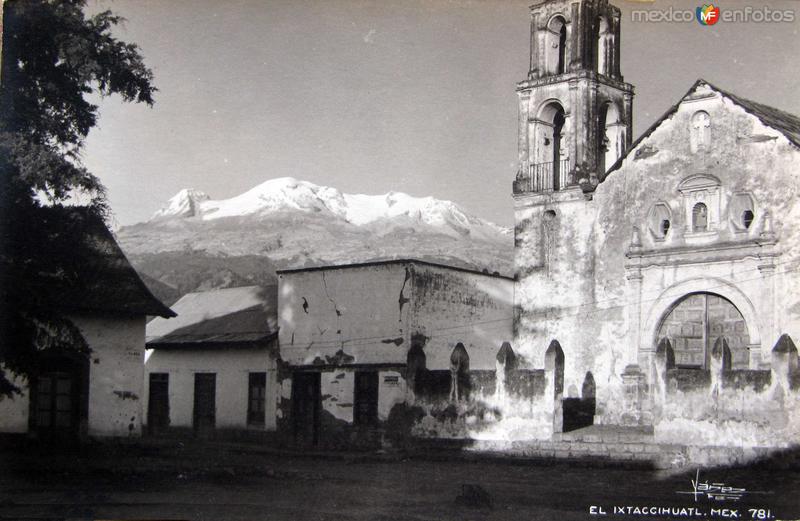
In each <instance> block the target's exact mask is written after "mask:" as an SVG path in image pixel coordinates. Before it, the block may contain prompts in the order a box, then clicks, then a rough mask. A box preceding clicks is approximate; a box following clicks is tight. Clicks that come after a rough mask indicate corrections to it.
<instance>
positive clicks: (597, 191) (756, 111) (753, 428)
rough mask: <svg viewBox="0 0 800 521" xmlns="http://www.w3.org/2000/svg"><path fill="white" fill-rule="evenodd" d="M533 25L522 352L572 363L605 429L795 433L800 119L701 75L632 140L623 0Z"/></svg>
mask: <svg viewBox="0 0 800 521" xmlns="http://www.w3.org/2000/svg"><path fill="white" fill-rule="evenodd" d="M531 20H532V21H531V62H530V63H531V66H530V70H529V72H528V77H527V78H525V79H524V80H523V81H521V82H520V83H519V84H518V86H517V94H518V96H519V171H518V174H517V177H516V179H515V181H514V182H513V195H514V210H515V220H516V227H515V266H516V268H515V269H516V274H515V275H516V284H515V290H514V294H515V306H516V307H517V309H518V310H519V313H518V315H516V322H515V332H516V335H515V338H514V341H513V343H512V345H513V347H514V349H515V350H516V351H517V352H518V353H519V354H521V355H522V356H523V357H525V358H526V359H527V360H528V362H529V363H530V366H531V367H548V366H551V367H556V368H557V372H558V374H560V375H561V376H560V377H559V378H560V379H561V380H562V383H561V384H560V385H557V386H556V387H557V389H556V393H555V395H554V397H553V398H554V400H555V401H556V402H557V405H556V407H555V408H554V409H553V410H556V409H558V408H559V407H560V406H561V405H562V403H563V402H564V401H565V400H574V399H580V398H582V397H583V393H584V392H586V390H587V389H588V390H589V392H590V393H591V397H592V398H593V399H595V405H596V410H595V411H593V412H594V414H593V416H594V418H593V421H594V422H595V423H604V424H613V425H621V426H639V427H649V428H651V429H653V432H654V439H655V440H657V441H661V442H674V443H682V444H683V443H689V444H691V443H705V444H713V445H722V446H726V445H741V444H743V443H744V444H749V445H754V446H773V447H774V446H783V445H785V444H787V443H790V442H792V441H796V439H795V438H794V436H793V433H796V432H797V428H798V425H800V419H798V413H797V412H796V411H797V407H795V406H794V404H796V403H797V400H798V392H797V389H798V385H797V383H798V382H797V380H798V378H797V371H796V367H797V350H796V348H795V346H794V343H793V341H792V338H798V336H799V335H800V296H798V295H800V273H798V270H797V266H798V265H799V264H800V207H798V205H797V204H796V202H797V198H798V192H799V191H800V182H798V177H797V173H798V171H800V118H798V117H797V116H794V115H791V114H788V113H786V112H783V111H781V110H778V109H775V108H772V107H769V106H766V105H763V104H761V103H757V102H754V101H751V100H747V99H744V98H742V97H739V96H737V95H735V94H732V93H730V92H728V91H726V90H723V89H721V88H718V87H716V86H714V85H712V84H711V83H709V82H706V81H704V80H698V81H697V82H696V83H695V84H694V85H692V86H691V88H690V89H689V90H688V92H687V93H686V94H685V95H684V96H683V97H682V98H681V99H680V100H678V102H677V103H675V104H674V105H673V106H672V107H671V108H670V109H669V110H668V111H667V113H666V114H664V115H663V116H662V117H661V118H659V119H658V120H657V121H656V122H655V123H654V124H653V125H652V126H651V127H650V128H649V129H648V130H647V131H646V132H645V133H644V134H643V135H642V136H640V137H639V138H638V139H636V140H635V141H633V140H632V136H631V128H632V98H633V87H632V86H631V85H630V84H628V83H625V82H624V80H623V77H622V75H621V73H620V68H619V63H620V59H619V53H620V40H619V39H620V23H621V20H620V11H619V9H617V8H616V7H614V6H613V5H610V4H608V3H607V2H605V1H588V0H584V1H580V2H574V1H565V0H551V1H546V2H540V3H538V4H535V5H533V6H532V7H531ZM561 430H564V425H563V422H562V419H561V418H558V417H557V415H556V416H555V417H554V418H553V429H552V431H554V432H559V431H561Z"/></svg>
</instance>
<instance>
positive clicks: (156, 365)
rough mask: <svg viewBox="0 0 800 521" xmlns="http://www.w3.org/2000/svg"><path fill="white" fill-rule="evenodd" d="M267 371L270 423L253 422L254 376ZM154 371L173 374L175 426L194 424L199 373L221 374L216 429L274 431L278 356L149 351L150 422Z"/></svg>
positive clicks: (255, 351) (259, 351)
mask: <svg viewBox="0 0 800 521" xmlns="http://www.w3.org/2000/svg"><path fill="white" fill-rule="evenodd" d="M251 372H266V374H267V380H266V384H267V389H266V400H265V413H264V414H265V423H264V425H263V426H257V427H254V426H248V424H247V407H248V391H249V388H248V386H249V374H250V373H251ZM151 373H168V374H169V383H168V386H169V387H168V388H169V417H170V427H177V428H188V429H191V428H192V426H193V425H192V424H193V410H194V409H193V407H194V375H195V374H196V373H215V374H216V396H215V400H216V401H215V410H216V428H217V429H256V430H268V431H269V430H275V428H276V419H275V416H276V409H277V396H278V387H279V382H278V374H277V367H276V362H275V358H274V355H272V354H270V352H269V351H268V350H267V349H265V348H261V349H256V348H227V349H226V348H220V349H213V350H211V349H175V350H165V349H149V350H148V351H147V360H146V362H145V384H144V392H143V397H144V398H143V404H144V419H145V424H146V422H147V405H148V400H149V383H148V382H149V379H150V374H151Z"/></svg>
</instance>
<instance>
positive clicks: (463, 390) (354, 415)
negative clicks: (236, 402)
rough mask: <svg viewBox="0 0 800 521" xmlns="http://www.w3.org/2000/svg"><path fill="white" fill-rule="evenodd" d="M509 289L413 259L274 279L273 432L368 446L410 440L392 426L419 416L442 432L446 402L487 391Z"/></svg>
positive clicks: (483, 276) (498, 280) (475, 274)
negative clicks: (276, 394)
mask: <svg viewBox="0 0 800 521" xmlns="http://www.w3.org/2000/svg"><path fill="white" fill-rule="evenodd" d="M512 290H513V281H512V280H511V279H510V278H508V277H505V276H501V275H497V274H494V275H490V274H488V273H484V272H480V271H474V270H470V269H463V268H457V267H453V266H446V265H442V264H436V263H432V262H426V261H420V260H413V259H401V260H388V261H375V262H367V263H361V264H349V265H336V266H325V267H317V268H300V269H289V270H281V271H278V310H279V311H278V325H279V329H278V330H279V333H278V336H279V342H280V355H281V360H282V362H283V364H284V371H283V379H282V381H281V383H280V393H281V395H280V401H279V402H280V404H281V406H280V407H279V408H278V411H277V414H278V423H279V428H280V429H281V430H282V432H284V433H285V435H286V437H287V438H289V440H290V441H292V442H294V443H296V444H300V445H303V444H309V445H321V446H339V445H348V444H354V443H355V444H359V443H365V444H367V445H370V444H372V445H375V444H379V443H380V442H381V441H382V437H383V436H385V435H389V436H395V435H397V436H400V435H407V434H411V432H405V431H403V427H402V426H399V425H397V424H396V422H397V421H400V423H402V418H403V417H404V414H405V413H406V412H407V410H408V408H409V407H416V409H415V411H414V414H418V415H419V416H420V417H419V418H417V419H418V420H422V419H423V418H427V420H426V421H427V423H426V425H427V426H428V427H430V428H431V429H433V430H439V431H441V429H444V428H445V425H444V423H445V422H442V421H439V420H440V419H441V418H439V419H437V418H434V416H437V415H442V414H444V415H446V414H450V413H449V412H448V413H445V412H444V410H445V409H449V408H450V405H451V403H456V402H459V401H460V402H462V403H465V402H464V400H465V398H466V396H468V395H469V394H470V393H471V392H472V393H473V394H474V395H476V396H477V395H479V394H480V393H481V391H482V389H481V388H482V387H484V386H485V387H491V388H492V389H491V391H489V392H493V389H494V374H495V370H496V365H497V355H498V352H500V351H502V349H501V347H502V346H503V344H504V342H506V343H507V342H508V341H509V339H511V338H512V335H513V333H512ZM405 427H410V425H406V426H405ZM462 427H463V425H462ZM401 431H402V432H401Z"/></svg>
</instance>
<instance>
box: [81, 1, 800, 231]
mask: <svg viewBox="0 0 800 521" xmlns="http://www.w3.org/2000/svg"><path fill="white" fill-rule="evenodd" d="M531 3H533V2H532V0H527V1H518V0H480V1H479V0H371V1H367V0H315V1H308V0H275V1H272V0H89V5H90V9H91V10H92V11H99V10H103V9H111V10H112V11H114V12H115V13H117V14H120V15H122V16H124V17H125V18H126V19H127V21H126V22H125V24H124V25H123V26H119V27H117V28H116V29H115V34H116V36H117V37H118V38H120V39H122V40H125V41H129V42H134V43H136V44H138V45H139V47H140V49H141V53H142V54H143V56H144V58H145V61H146V63H147V65H148V66H149V67H150V68H151V69H152V70H153V73H154V75H155V81H154V83H155V85H156V87H157V88H158V89H159V91H158V92H157V93H156V103H155V105H154V106H153V107H152V108H150V107H147V106H145V105H136V104H125V103H122V102H121V101H120V100H119V99H118V98H115V97H109V98H104V99H97V100H96V101H97V102H98V103H99V105H100V119H99V125H98V127H96V128H95V129H93V130H92V132H91V133H90V135H89V137H88V139H87V142H86V148H85V151H84V154H83V160H84V163H85V164H86V166H87V167H88V168H89V169H90V171H92V172H93V173H94V174H96V175H97V176H98V177H99V178H100V179H101V181H102V182H103V183H104V184H105V186H106V188H107V190H108V195H109V202H110V205H111V208H112V210H113V212H114V219H113V224H115V225H116V226H119V225H128V224H133V223H136V222H140V221H144V220H147V219H148V218H149V217H150V216H151V215H152V214H153V213H154V212H155V211H156V210H157V209H158V208H160V207H161V206H163V205H164V203H165V202H166V201H167V199H169V198H170V197H171V196H173V195H174V194H175V193H176V192H178V191H179V190H180V189H182V188H194V189H198V190H202V191H204V192H206V193H207V194H209V195H210V196H211V197H212V198H214V199H224V198H229V197H232V196H235V195H238V194H240V193H242V192H244V191H246V190H248V189H250V188H252V187H254V186H256V185H258V184H260V183H262V182H264V181H267V180H269V179H273V178H276V177H285V176H291V177H296V178H298V179H303V180H306V181H310V182H313V183H316V184H320V185H325V186H332V187H334V188H337V189H339V190H340V191H342V192H346V193H366V194H382V193H386V192H389V191H396V192H406V193H409V194H411V195H414V196H420V197H422V196H433V197H436V198H439V199H446V200H451V201H454V202H456V203H457V204H459V205H460V206H461V207H462V208H464V209H465V210H466V211H468V212H469V213H472V214H474V215H477V216H479V217H482V218H484V219H488V220H490V221H493V222H496V223H497V224H500V225H503V226H509V225H512V224H513V219H514V215H513V201H512V198H511V181H512V179H513V178H514V175H515V173H516V168H517V166H516V159H517V150H516V146H517V145H516V143H517V136H516V132H517V123H516V119H517V109H518V107H517V95H516V91H515V87H516V83H517V82H519V81H521V80H523V79H525V78H526V75H527V69H528V63H529V56H528V54H529V14H528V13H529V11H528V5H529V4H531ZM611 3H613V4H615V5H617V6H619V7H620V8H621V9H622V11H623V14H622V42H621V45H622V48H621V68H622V74H623V75H624V78H625V81H626V82H629V83H632V84H633V85H634V86H635V89H636V91H635V92H636V95H635V97H634V111H633V117H634V137H636V136H638V135H639V134H640V133H641V132H643V131H644V130H645V129H646V128H647V127H648V126H650V125H651V124H652V123H653V122H654V121H655V120H656V119H657V118H658V117H659V116H660V115H661V114H663V113H664V112H665V111H666V110H667V109H668V108H669V107H670V106H671V105H673V104H674V103H675V102H677V101H678V99H680V97H681V96H683V95H684V94H685V93H686V91H687V90H688V89H689V87H690V86H691V85H692V84H693V83H694V81H695V80H697V79H698V78H703V79H705V80H707V81H709V82H711V83H713V84H715V85H717V86H718V87H720V88H723V89H725V90H729V91H731V92H734V93H736V94H738V95H740V96H743V97H746V98H751V99H753V100H756V101H760V102H762V103H766V104H768V105H772V106H775V107H778V108H780V109H783V110H787V111H789V112H792V113H794V114H800V71H799V70H798V69H800V66H798V65H797V62H796V58H797V56H800V35H799V34H798V30H800V2H795V1H778V0H776V1H761V0H758V1H756V0H751V1H750V2H747V1H734V0H729V1H727V0H726V1H724V2H720V3H719V4H718V5H719V7H720V9H722V10H726V9H728V10H733V9H744V8H745V7H747V6H752V7H754V8H757V9H763V8H764V7H765V6H766V7H767V8H769V9H773V10H778V9H780V10H784V9H789V10H792V11H794V12H795V13H796V15H795V21H794V22H791V23H786V22H784V23H756V22H748V23H733V22H727V23H726V22H724V21H720V22H719V23H717V24H715V25H713V26H702V25H700V24H699V23H697V22H696V21H692V22H690V23H678V22H673V23H668V22H662V23H652V22H649V23H648V22H642V21H638V22H636V21H633V20H632V16H631V11H632V10H633V9H658V10H668V9H670V8H672V9H673V10H674V9H681V10H686V9H690V10H692V11H694V9H695V7H697V6H698V5H699V4H698V3H693V2H690V1H688V0H676V1H666V0H663V1H662V0H654V1H646V0H645V1H642V0H638V1H632V0H617V1H612V2H611Z"/></svg>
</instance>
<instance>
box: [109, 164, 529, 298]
mask: <svg viewBox="0 0 800 521" xmlns="http://www.w3.org/2000/svg"><path fill="white" fill-rule="evenodd" d="M117 238H118V240H119V242H120V245H121V246H122V248H123V250H124V251H125V253H126V254H127V255H128V257H129V258H130V259H131V261H132V262H133V264H134V266H135V267H137V269H140V270H141V271H142V272H143V273H145V274H146V275H148V276H149V277H152V278H153V279H155V280H157V281H160V282H162V283H166V284H169V285H172V286H175V287H178V288H179V290H180V291H181V292H186V291H191V290H194V289H195V288H199V289H212V288H219V287H231V286H233V285H235V284H237V283H239V282H242V281H250V282H263V281H264V280H265V279H264V277H265V274H262V273H260V272H259V270H264V269H268V270H271V271H272V273H273V274H274V270H276V269H286V268H301V267H312V266H325V265H337V264H352V263H361V262H370V261H380V260H391V259H400V258H418V259H420V260H427V261H431V262H438V263H443V264H450V265H454V266H458V267H462V268H469V269H475V270H478V271H486V272H488V273H494V272H499V273H501V274H504V275H507V274H510V273H511V271H512V266H513V262H512V258H513V233H512V232H511V230H509V229H507V228H503V227H500V226H498V225H496V224H494V223H491V222H489V221H486V220H484V219H481V218H479V217H476V216H473V215H470V214H469V213H467V212H466V211H464V210H463V209H461V207H459V206H458V205H457V204H456V203H453V202H451V201H443V200H439V199H435V198H433V197H414V196H410V195H408V194H405V193H402V192H389V193H386V194H381V195H363V194H345V193H342V192H340V191H339V190H337V189H335V188H331V187H326V186H319V185H315V184H313V183H309V182H307V181H301V180H298V179H295V178H287V177H284V178H277V179H271V180H268V181H266V182H264V183H261V184H259V185H257V186H255V187H253V188H251V189H250V190H247V191H245V192H243V193H242V194H239V195H237V196H234V197H231V198H229V199H220V200H215V199H212V198H211V197H210V196H209V195H208V194H206V193H205V192H202V191H200V190H194V189H183V190H180V191H179V192H178V193H176V194H175V195H174V196H173V197H172V198H170V199H169V201H167V203H166V204H165V205H164V206H163V207H162V208H160V209H159V210H158V211H157V212H155V213H154V214H153V217H152V218H151V219H150V220H148V221H146V222H142V223H137V224H134V225H130V226H123V227H121V228H119V229H118V230H117ZM258 258H263V259H265V262H263V263H261V262H256V261H255V260H254V259H258ZM227 266H236V268H235V269H233V271H231V270H230V269H229V268H228V267H227ZM176 281H179V282H180V283H177V282H176Z"/></svg>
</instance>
